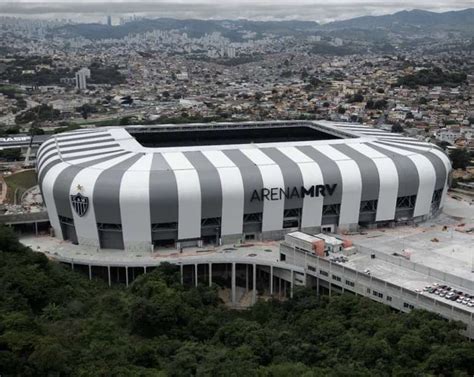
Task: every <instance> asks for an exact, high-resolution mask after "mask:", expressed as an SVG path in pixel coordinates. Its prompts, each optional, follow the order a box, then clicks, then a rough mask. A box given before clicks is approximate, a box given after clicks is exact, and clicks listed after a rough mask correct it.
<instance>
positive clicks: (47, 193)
mask: <svg viewBox="0 0 474 377" xmlns="http://www.w3.org/2000/svg"><path fill="white" fill-rule="evenodd" d="M68 166H69V165H68V164H66V163H64V162H63V163H60V164H58V165H55V166H53V167H52V168H51V169H49V170H48V172H47V173H46V175H45V176H44V178H43V182H42V187H41V193H42V194H43V199H44V204H45V205H46V208H47V209H48V217H49V222H50V224H51V226H52V227H53V229H54V233H55V235H56V237H59V238H63V232H62V230H61V224H60V223H59V216H58V211H57V209H56V203H55V201H54V196H53V189H54V182H56V179H57V178H58V176H59V174H60V173H61V172H62V171H63V170H64V169H66V168H67V167H68Z"/></svg>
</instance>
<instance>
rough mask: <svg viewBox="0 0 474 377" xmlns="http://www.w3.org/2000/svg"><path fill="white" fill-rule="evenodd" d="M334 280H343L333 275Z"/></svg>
mask: <svg viewBox="0 0 474 377" xmlns="http://www.w3.org/2000/svg"><path fill="white" fill-rule="evenodd" d="M332 280H336V281H341V278H340V277H339V276H337V275H332Z"/></svg>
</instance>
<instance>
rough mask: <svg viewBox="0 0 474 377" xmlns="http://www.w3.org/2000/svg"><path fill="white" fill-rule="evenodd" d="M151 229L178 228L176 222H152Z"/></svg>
mask: <svg viewBox="0 0 474 377" xmlns="http://www.w3.org/2000/svg"><path fill="white" fill-rule="evenodd" d="M151 229H152V231H157V230H178V223H160V224H152V225H151Z"/></svg>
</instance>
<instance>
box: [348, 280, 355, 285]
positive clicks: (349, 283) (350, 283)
mask: <svg viewBox="0 0 474 377" xmlns="http://www.w3.org/2000/svg"><path fill="white" fill-rule="evenodd" d="M346 285H348V286H350V287H353V286H354V285H355V284H354V282H353V281H350V280H346Z"/></svg>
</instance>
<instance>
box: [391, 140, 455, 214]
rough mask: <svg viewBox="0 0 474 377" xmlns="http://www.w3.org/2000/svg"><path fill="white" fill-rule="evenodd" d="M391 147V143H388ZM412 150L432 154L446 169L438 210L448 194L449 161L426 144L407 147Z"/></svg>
mask: <svg viewBox="0 0 474 377" xmlns="http://www.w3.org/2000/svg"><path fill="white" fill-rule="evenodd" d="M390 144H391V145H393V143H390ZM409 147H410V148H412V149H416V150H420V151H426V152H429V153H432V154H434V155H436V156H438V157H439V158H440V160H441V161H443V164H444V167H445V169H446V182H445V184H444V188H443V194H442V197H441V203H440V208H442V207H443V206H444V202H445V200H446V195H447V194H448V179H449V174H450V173H451V169H452V167H451V161H450V160H449V157H448V156H447V155H446V154H444V153H443V152H441V151H440V150H439V149H438V148H434V147H433V146H432V145H430V144H427V145H426V146H421V145H412V144H410V146H409Z"/></svg>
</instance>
